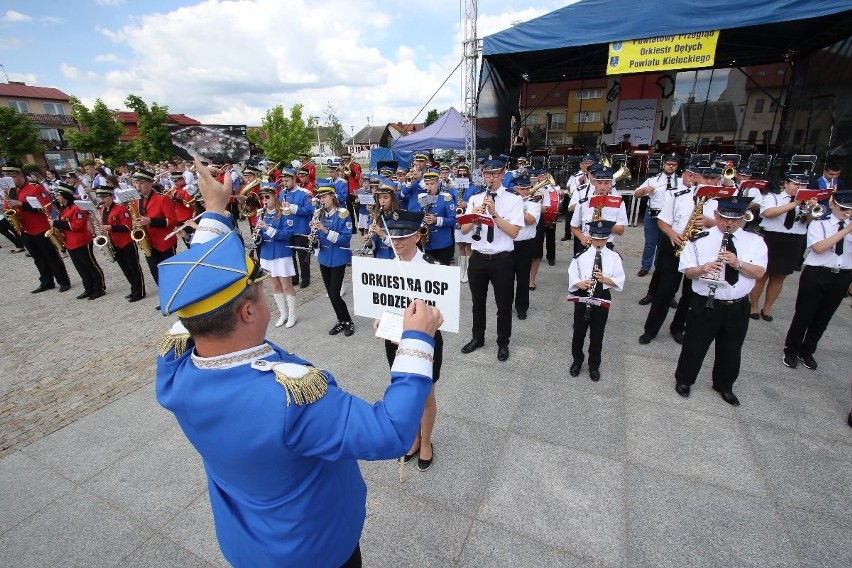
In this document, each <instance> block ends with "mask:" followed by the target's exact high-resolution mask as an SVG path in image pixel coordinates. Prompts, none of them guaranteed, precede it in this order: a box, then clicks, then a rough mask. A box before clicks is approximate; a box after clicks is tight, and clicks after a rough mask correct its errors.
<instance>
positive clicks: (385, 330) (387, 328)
mask: <svg viewBox="0 0 852 568" xmlns="http://www.w3.org/2000/svg"><path fill="white" fill-rule="evenodd" d="M376 337H378V338H379V339H389V340H391V341H395V342H397V343H399V342H400V340H401V339H402V316H401V315H400V314H392V313H390V312H385V313H384V314H382V319H381V320H379V328H378V329H377V330H376Z"/></svg>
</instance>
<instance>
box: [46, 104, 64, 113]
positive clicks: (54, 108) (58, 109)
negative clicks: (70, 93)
mask: <svg viewBox="0 0 852 568" xmlns="http://www.w3.org/2000/svg"><path fill="white" fill-rule="evenodd" d="M44 112H45V113H46V114H59V115H64V114H65V107H64V106H62V103H44Z"/></svg>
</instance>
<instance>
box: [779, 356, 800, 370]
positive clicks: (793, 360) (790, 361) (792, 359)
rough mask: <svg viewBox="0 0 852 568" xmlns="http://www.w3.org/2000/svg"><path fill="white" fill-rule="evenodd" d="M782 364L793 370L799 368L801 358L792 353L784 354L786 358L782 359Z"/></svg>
mask: <svg viewBox="0 0 852 568" xmlns="http://www.w3.org/2000/svg"><path fill="white" fill-rule="evenodd" d="M781 362H782V363H784V366H785V367H790V368H791V369H795V368H796V367H798V366H799V358H798V357H796V356H795V355H793V354H792V353H784V356H783V357H781Z"/></svg>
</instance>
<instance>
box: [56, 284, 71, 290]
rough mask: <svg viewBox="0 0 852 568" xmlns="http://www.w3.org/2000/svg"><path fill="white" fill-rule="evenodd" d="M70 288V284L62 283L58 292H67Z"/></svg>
mask: <svg viewBox="0 0 852 568" xmlns="http://www.w3.org/2000/svg"><path fill="white" fill-rule="evenodd" d="M70 289H71V284H63V285H62V286H60V287H59V291H60V292H67V291H68V290H70Z"/></svg>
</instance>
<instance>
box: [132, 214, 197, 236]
mask: <svg viewBox="0 0 852 568" xmlns="http://www.w3.org/2000/svg"><path fill="white" fill-rule="evenodd" d="M202 215H204V213H199V214H198V215H196V216H195V217H193V218H192V219H190V220H189V221H186V222H185V223H181V224H180V226H179V227H178V228H177V229H175V230H174V231H172V232H171V233H169V234H168V235H166V236H165V240H169V239H170V238H172V237H176V236H177V235H178V234H180V232H181V231H183V230H184V229H186V228H187V227H191V226H192V225H194V224H195V222H196V221H198V220H199V219H201V216H202ZM133 240H134V241H135V240H136V239H133Z"/></svg>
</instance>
